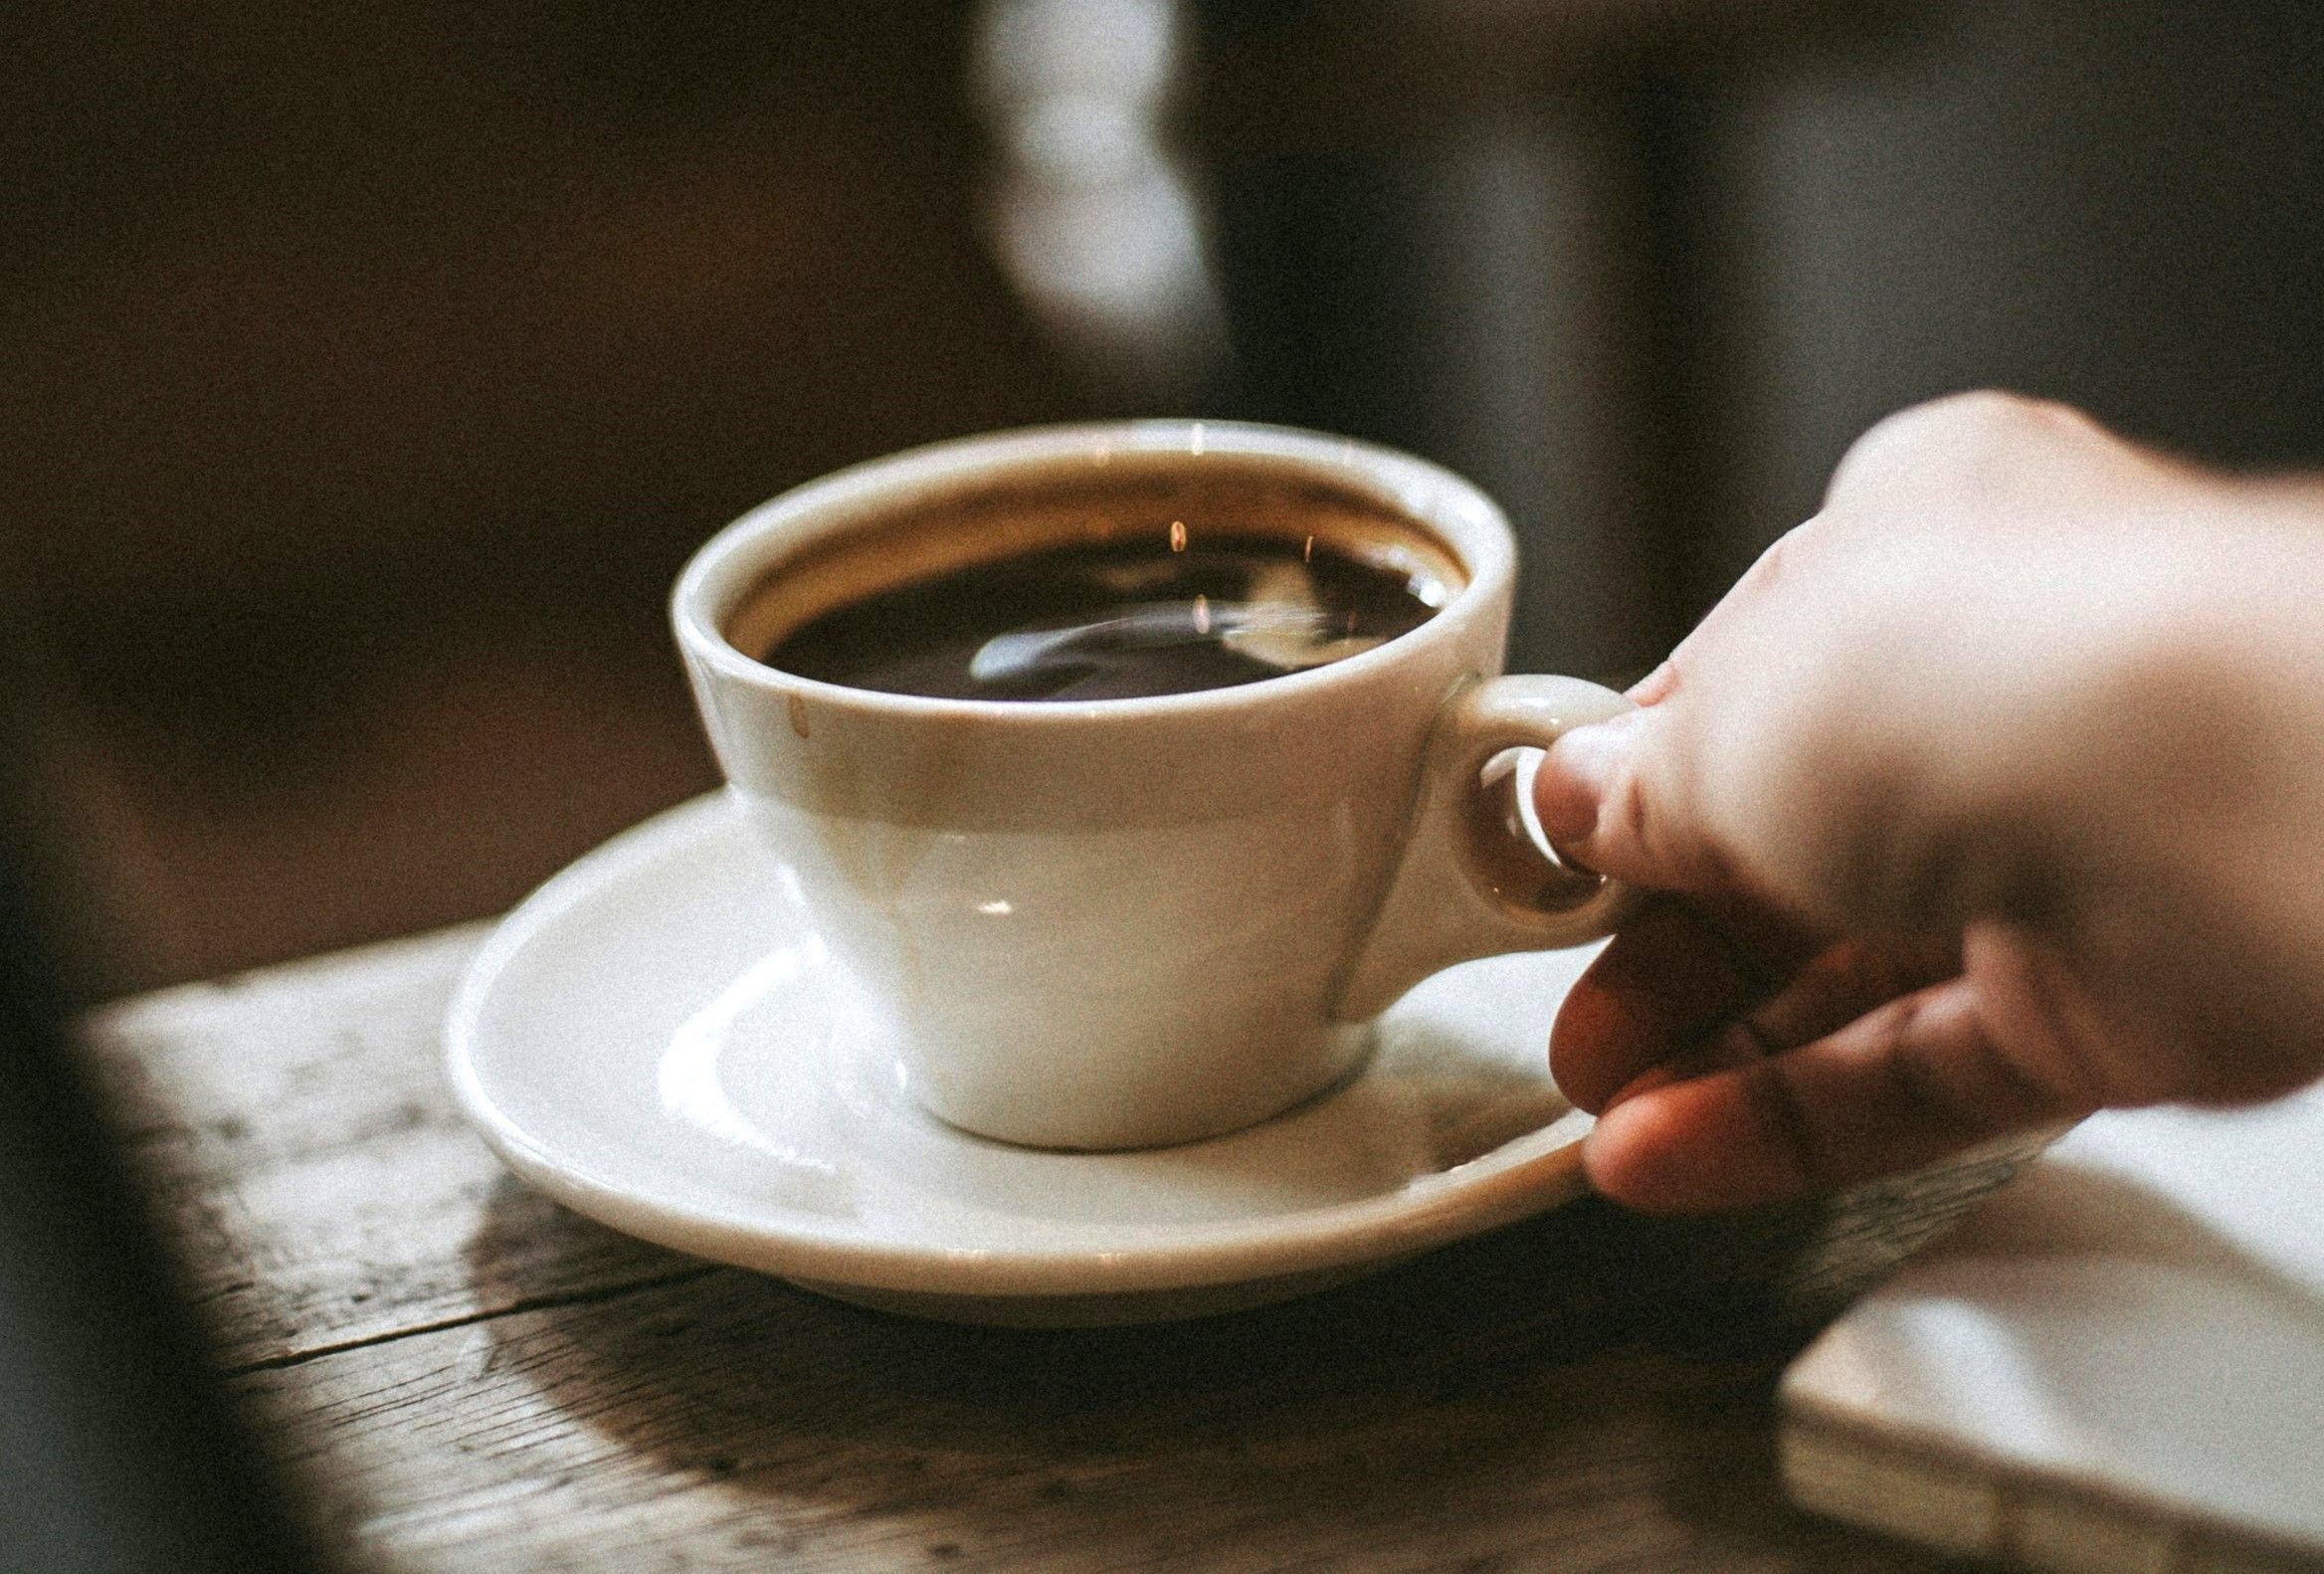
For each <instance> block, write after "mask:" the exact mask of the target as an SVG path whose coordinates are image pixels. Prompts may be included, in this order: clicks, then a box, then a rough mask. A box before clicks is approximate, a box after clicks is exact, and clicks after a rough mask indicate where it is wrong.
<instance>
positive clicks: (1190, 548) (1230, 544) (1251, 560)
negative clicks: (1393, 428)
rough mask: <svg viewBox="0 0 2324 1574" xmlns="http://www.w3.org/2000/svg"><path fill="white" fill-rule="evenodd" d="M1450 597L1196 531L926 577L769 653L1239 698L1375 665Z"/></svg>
mask: <svg viewBox="0 0 2324 1574" xmlns="http://www.w3.org/2000/svg"><path fill="white" fill-rule="evenodd" d="M1449 593H1450V591H1449V587H1447V586H1446V585H1445V584H1443V583H1442V582H1441V581H1440V580H1438V579H1436V578H1434V577H1433V576H1431V575H1430V574H1428V573H1427V572H1425V571H1423V570H1420V569H1417V568H1414V567H1412V566H1409V565H1407V564H1404V563H1401V562H1394V561H1387V560H1375V559H1371V558H1367V557H1364V556H1361V555H1358V554H1356V553H1353V552H1349V551H1343V550H1341V549H1339V548H1338V547H1335V546H1333V545H1331V544H1329V543H1327V542H1323V541H1319V540H1316V539H1313V538H1312V537H1310V538H1306V539H1303V540H1293V539H1288V538H1284V537H1280V536H1272V535H1260V534H1250V533H1242V534H1239V533H1236V532H1234V531H1232V530H1221V529H1208V528H1202V527H1199V526H1198V527H1194V528H1191V529H1190V528H1189V526H1188V525H1187V524H1186V523H1185V522H1184V521H1174V522H1172V523H1171V524H1170V525H1169V526H1168V527H1167V528H1166V529H1157V530H1156V531H1155V532H1154V533H1152V534H1151V535H1146V534H1144V533H1141V534H1140V535H1138V536H1135V537H1132V538H1127V539H1115V540H1110V541H1105V542H1099V543H1076V544H1071V545H1064V546H1054V547H1049V548H1046V549H1043V550H1039V551H1033V552H1027V553H1024V554H1022V555H1019V556H1016V557H1010V558H1004V559H1002V560H1000V561H997V562H987V563H979V564H975V565H973V566H970V567H965V568H959V569H955V570H953V571H951V572H948V573H942V574H937V575H934V576H932V577H929V578H925V579H920V580H915V581H911V582H909V583H905V584H901V585H897V586H894V587H892V588H889V589H886V590H882V591H879V592H876V593H873V594H871V595H868V596H865V597H863V598H861V599H859V600H856V601H853V602H849V603H847V604H846V605H843V606H841V607H838V608H836V609H834V610H832V611H828V612H825V613H823V614H822V615H821V616H819V617H816V618H814V619H812V620H810V621H809V622H807V623H805V624H804V625H802V626H801V627H799V628H797V629H795V630H792V631H791V632H789V633H788V634H785V635H783V636H782V637H780V638H778V639H776V640H775V641H774V642H773V643H772V644H771V646H770V647H769V648H767V649H765V650H762V651H758V652H754V653H753V654H755V655H757V656H758V657H759V658H760V659H761V660H762V661H764V662H765V663H766V664H767V665H768V666H770V667H775V668H779V669H781V670H782V671H784V672H788V673H795V674H797V675H799V676H800V677H803V678H813V679H819V680H821V681H823V682H825V683H832V684H843V685H846V686H847V687H849V688H852V689H874V690H878V691H881V692H886V693H897V694H921V695H927V696H930V697H934V698H947V699H1021V700H1088V699H1129V698H1137V697H1142V696H1148V695H1155V694H1174V693H1188V692H1192V691H1195V690H1198V689H1227V688H1232V687H1235V686H1237V685H1240V684H1248V683H1255V682H1257V681H1259V680H1260V679H1264V678H1274V677H1279V676H1281V675H1282V674H1285V673H1292V672H1300V671H1304V670H1306V669H1308V668H1312V667H1320V666H1324V665H1326V664H1328V663H1331V662H1336V661H1342V660H1345V659H1346V658H1348V657H1351V656H1356V655H1360V654H1362V653H1363V652H1365V651H1368V650H1371V649H1372V648H1373V647H1375V646H1378V645H1382V644H1385V643H1386V642H1387V641H1389V640H1392V639H1394V638H1396V637H1397V636H1398V635H1400V634H1403V633H1406V632H1408V631H1409V630H1412V629H1415V628H1418V627H1419V626H1420V625H1421V624H1423V623H1425V622H1427V621H1428V619H1429V618H1430V617H1431V616H1432V615H1433V614H1434V613H1435V611H1436V609H1437V608H1438V607H1439V606H1442V605H1443V604H1444V602H1445V600H1446V598H1447V596H1448V595H1449Z"/></svg>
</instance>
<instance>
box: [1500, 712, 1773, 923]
mask: <svg viewBox="0 0 2324 1574" xmlns="http://www.w3.org/2000/svg"><path fill="white" fill-rule="evenodd" d="M1671 731H1672V728H1671V721H1670V714H1669V711H1668V709H1667V708H1666V707H1664V706H1659V705H1648V706H1646V707H1643V708H1641V709H1637V710H1629V711H1625V712H1624V713H1623V714H1621V715H1619V716H1616V717H1614V718H1613V719H1612V720H1608V721H1600V722H1596V723H1593V724H1592V725H1590V726H1586V727H1576V728H1575V729H1574V730H1573V731H1571V732H1569V733H1567V734H1566V735H1565V736H1564V737H1561V738H1559V739H1558V740H1557V742H1556V744H1555V745H1553V746H1552V747H1551V748H1550V750H1549V752H1548V755H1547V756H1546V757H1545V758H1544V759H1543V760H1542V762H1541V769H1540V770H1539V771H1538V772H1537V773H1536V774H1535V776H1534V779H1533V807H1534V811H1535V813H1536V814H1538V815H1539V816H1540V818H1541V829H1542V833H1543V834H1544V835H1545V836H1547V837H1548V838H1549V841H1550V844H1551V845H1552V846H1553V847H1555V848H1556V849H1557V850H1558V851H1559V852H1560V853H1564V854H1566V855H1568V856H1570V857H1571V858H1573V859H1574V860H1575V861H1576V862H1577V863H1580V864H1583V865H1586V866H1587V867H1589V868H1590V869H1593V870H1595V871H1597V872H1598V873H1599V874H1601V875H1606V876H1610V877H1612V878H1613V879H1615V880H1620V881H1627V882H1628V883H1630V884H1631V885H1646V886H1653V887H1657V888H1660V889H1665V890H1683V891H1709V890H1717V889H1722V888H1724V887H1726V886H1727V885H1731V884H1732V881H1731V879H1730V878H1729V871H1728V869H1727V865H1726V860H1725V859H1724V858H1723V857H1722V856H1721V855H1720V854H1719V852H1718V850H1717V849H1716V848H1714V847H1713V846H1712V845H1711V843H1710V842H1709V841H1708V839H1707V838H1706V836H1705V834H1704V831H1703V828H1702V826H1701V825H1700V823H1699V820H1698V819H1697V817H1696V816H1695V814H1694V813H1693V812H1692V809H1691V807H1690V805H1691V798H1692V795H1691V794H1689V793H1687V792H1686V791H1684V788H1683V783H1682V780H1681V774H1680V772H1679V771H1678V770H1677V769H1676V762H1675V759H1674V757H1673V756H1674V750H1673V748H1672V746H1671Z"/></svg>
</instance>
